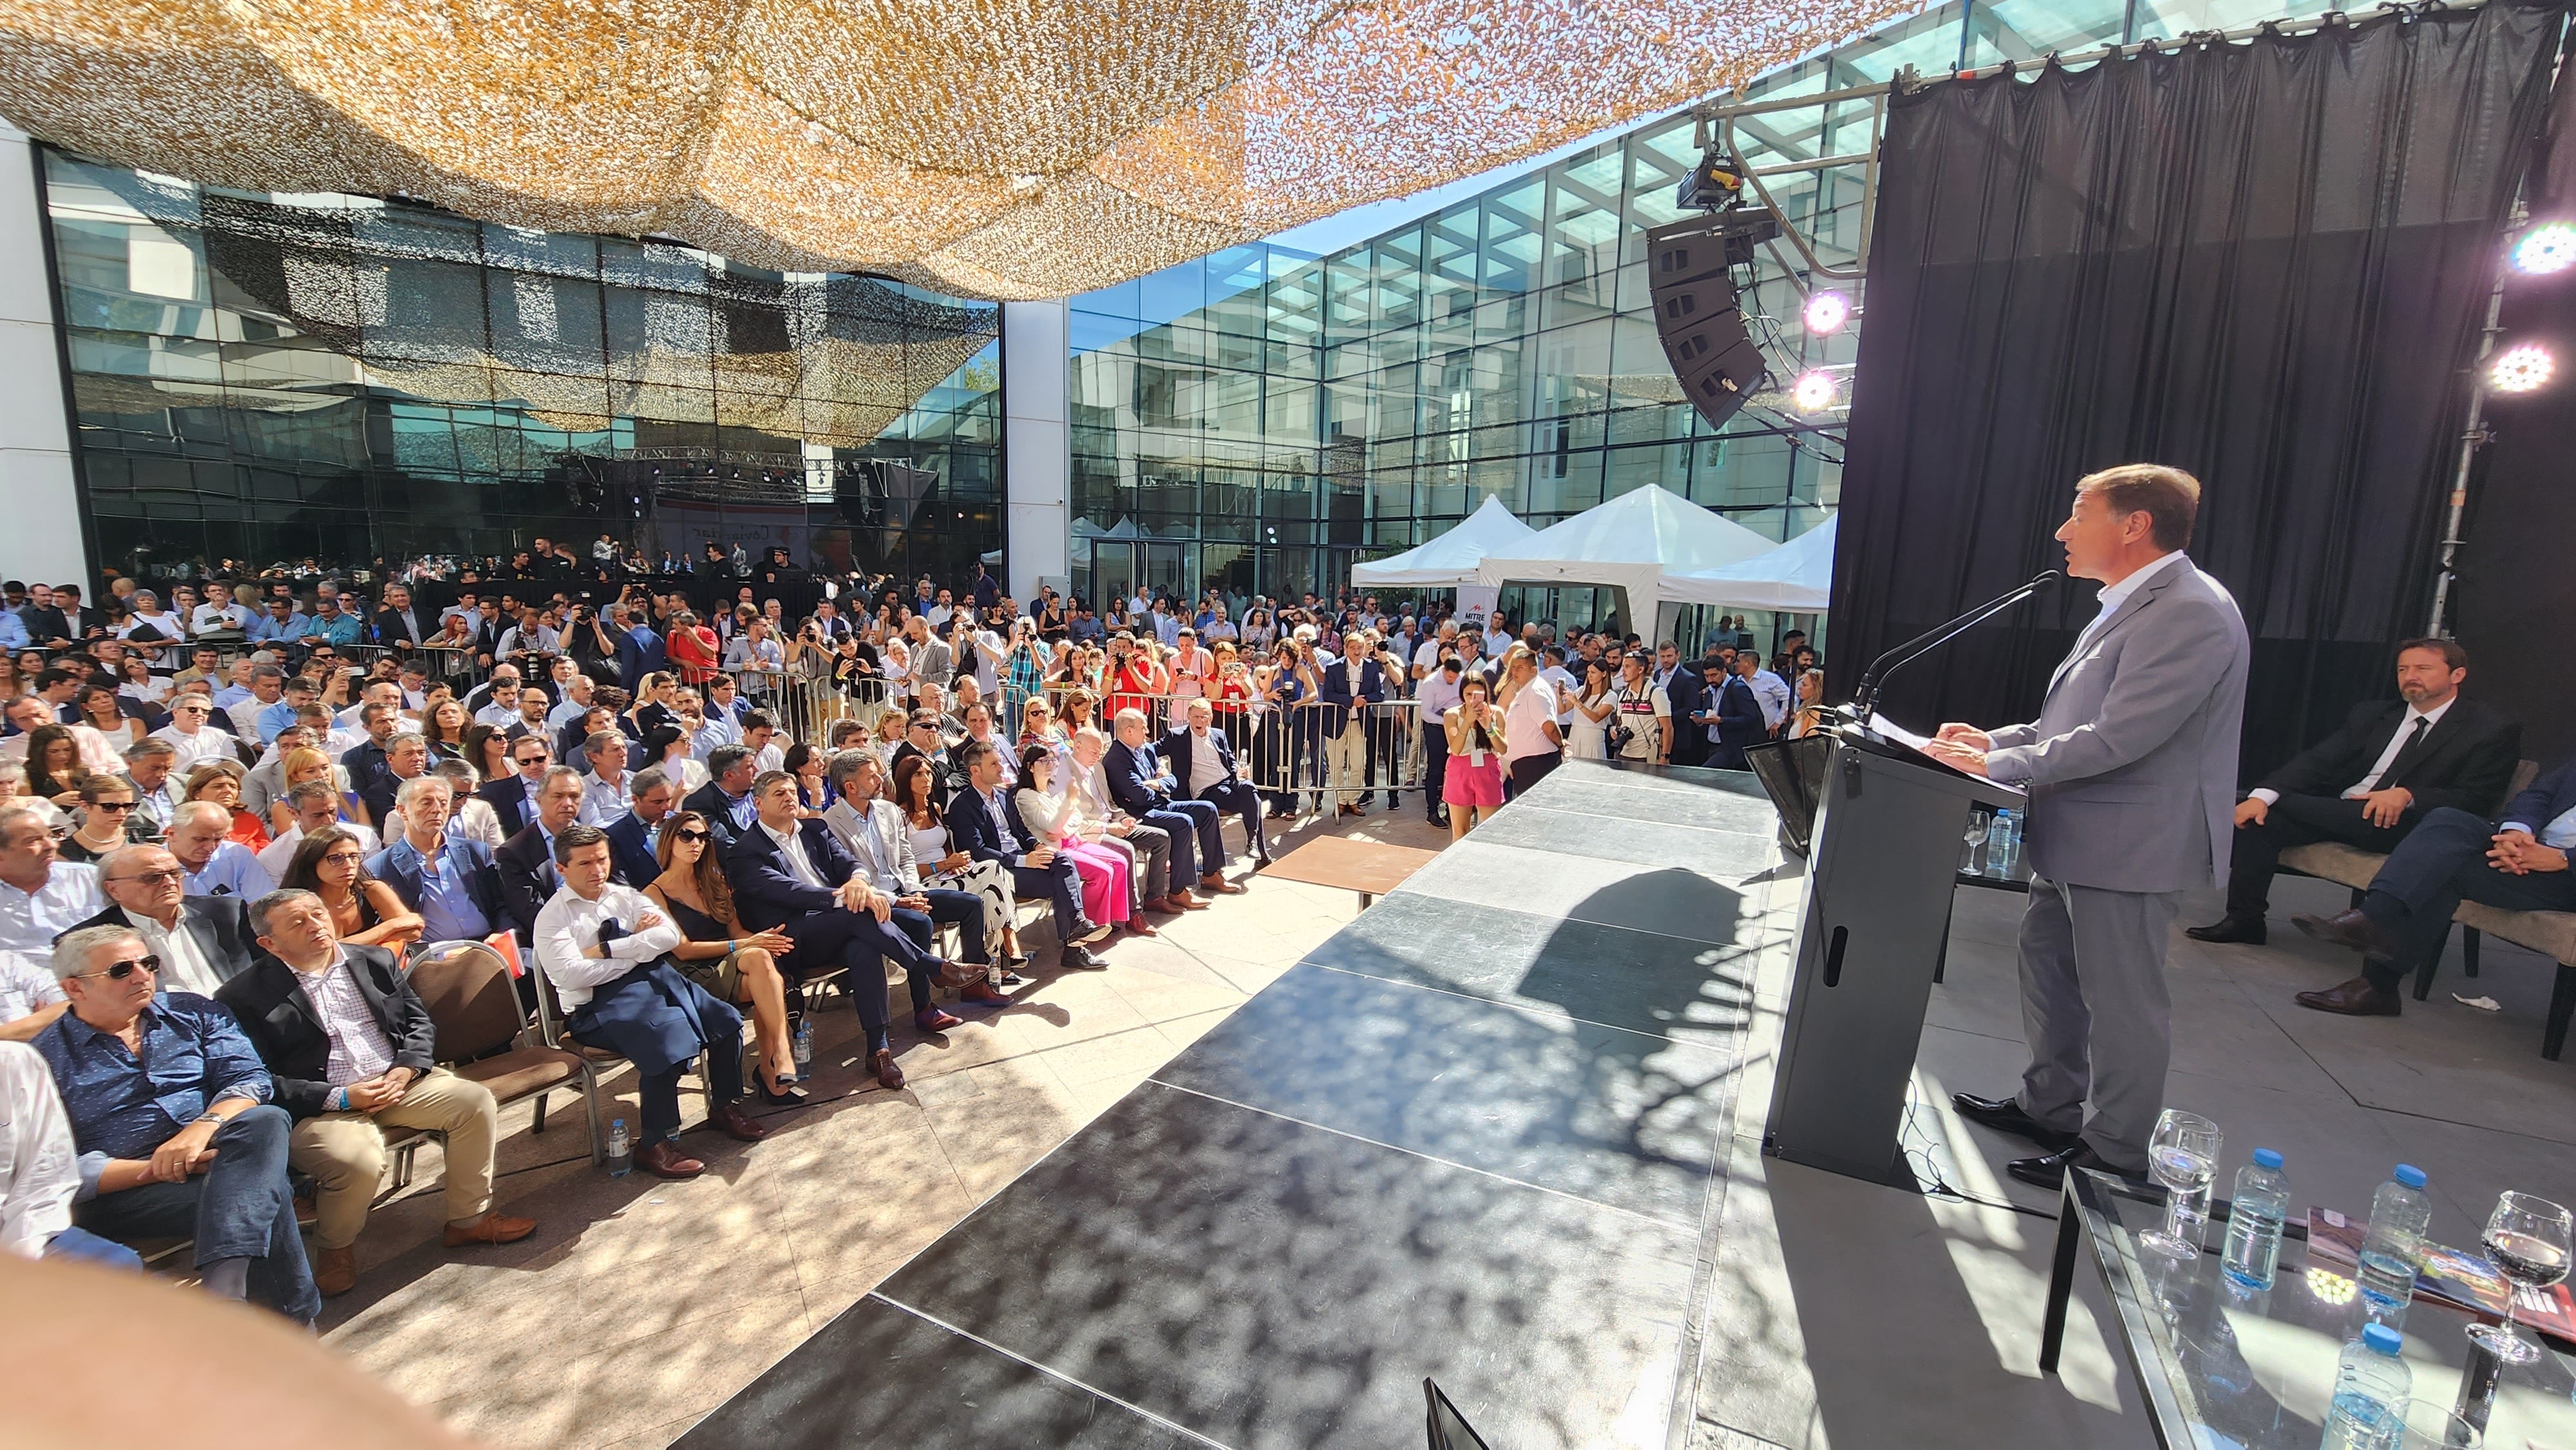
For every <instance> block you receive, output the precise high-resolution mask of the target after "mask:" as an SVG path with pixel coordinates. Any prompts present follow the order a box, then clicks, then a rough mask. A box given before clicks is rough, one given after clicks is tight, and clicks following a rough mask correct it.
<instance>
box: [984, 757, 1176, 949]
mask: <svg viewBox="0 0 2576 1450" xmlns="http://www.w3.org/2000/svg"><path fill="white" fill-rule="evenodd" d="M1055 772H1056V757H1055V748H1054V747H1053V746H1051V745H1049V744H1046V743H1045V742H1042V741H1038V742H1032V743H1030V744H1028V745H1025V746H1022V747H1021V749H1020V778H1019V780H1018V781H1016V782H1015V783H1014V784H1013V786H1012V788H1011V808H1012V809H1013V810H1016V811H1018V812H1019V813H1020V824H1021V825H1023V826H1025V827H1027V828H1028V832H1029V834H1030V835H1031V836H1033V837H1035V838H1037V841H1038V843H1039V844H1040V845H1043V846H1052V847H1054V848H1055V850H1056V852H1057V853H1058V854H1059V855H1062V856H1065V857H1068V858H1070V859H1071V860H1072V862H1073V869H1074V871H1075V873H1076V874H1078V875H1080V876H1081V878H1082V914H1083V915H1084V916H1085V917H1087V918H1089V919H1090V920H1092V921H1095V922H1098V923H1099V924H1100V925H1102V926H1122V925H1123V926H1125V927H1126V928H1127V929H1128V930H1129V931H1130V932H1133V933H1134V934H1136V935H1138V936H1154V935H1157V933H1156V932H1155V930H1154V929H1153V927H1151V926H1150V925H1148V924H1147V923H1146V922H1145V920H1144V919H1143V918H1142V917H1139V916H1138V915H1137V914H1136V908H1135V902H1136V892H1135V889H1134V887H1135V883H1134V882H1133V881H1131V880H1130V879H1129V877H1128V871H1129V867H1128V864H1127V858H1126V857H1124V856H1121V855H1119V854H1118V853H1117V852H1115V851H1112V850H1110V849H1109V848H1108V847H1106V846H1100V845H1095V844H1093V843H1092V842H1089V841H1086V840H1084V839H1082V837H1081V836H1080V835H1078V834H1076V833H1075V832H1074V830H1073V829H1072V821H1073V817H1074V805H1075V802H1074V800H1073V797H1072V793H1071V792H1066V793H1064V794H1060V795H1059V794H1056V793H1054V792H1052V791H1051V790H1050V789H1049V787H1050V786H1051V785H1053V784H1054V782H1055Z"/></svg>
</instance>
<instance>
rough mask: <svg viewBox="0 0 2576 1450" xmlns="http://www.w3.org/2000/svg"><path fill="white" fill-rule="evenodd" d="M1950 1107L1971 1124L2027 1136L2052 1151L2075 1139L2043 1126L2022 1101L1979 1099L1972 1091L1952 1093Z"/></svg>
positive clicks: (2068, 1134)
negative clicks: (2025, 1107)
mask: <svg viewBox="0 0 2576 1450" xmlns="http://www.w3.org/2000/svg"><path fill="white" fill-rule="evenodd" d="M1950 1106H1952V1107H1954V1108H1957V1109H1958V1110H1959V1116H1960V1117H1963V1118H1965V1119H1967V1120H1968V1121H1969V1122H1971V1123H1975V1124H1977V1125H1979V1126H1981V1127H1987V1128H1992V1129H1994V1130H1995V1131H1996V1132H1998V1133H2010V1134H2012V1135H2013V1136H2014V1137H2016V1138H2028V1139H2029V1140H2030V1141H2032V1142H2034V1143H2037V1144H2038V1145H2039V1146H2041V1147H2043V1148H2046V1149H2048V1150H2049V1151H2050V1152H2052V1153H2053V1152H2057V1151H2058V1150H2060V1149H2063V1148H2065V1147H2067V1146H2068V1145H2070V1144H2072V1143H2074V1142H2076V1141H2077V1139H2076V1135H2075V1134H2073V1133H2061V1132H2059V1131H2057V1130H2056V1129H2055V1128H2051V1127H2046V1126H2043V1125H2042V1124H2041V1123H2039V1122H2038V1121H2037V1120H2036V1119H2034V1118H2032V1117H2031V1115H2030V1114H2028V1113H2025V1112H2023V1111H2022V1110H2021V1104H2020V1103H2018V1102H2015V1101H2014V1100H2013V1099H2011V1098H1981V1097H1978V1096H1977V1095H1976V1094H1974V1093H1952V1094H1950Z"/></svg>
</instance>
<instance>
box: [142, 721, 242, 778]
mask: <svg viewBox="0 0 2576 1450" xmlns="http://www.w3.org/2000/svg"><path fill="white" fill-rule="evenodd" d="M152 738H153V739H155V740H167V741H169V742H170V748H171V749H173V750H175V751H177V752H178V753H179V758H178V759H176V760H173V761H172V762H170V778H171V779H172V780H178V779H180V778H182V777H184V776H186V775H187V773H188V772H189V771H192V770H194V769H196V768H197V767H198V766H201V765H203V764H205V763H206V762H207V761H209V760H239V759H240V758H241V757H240V756H238V755H236V754H234V753H233V738H232V737H231V736H229V735H226V734H225V733H224V732H222V731H221V730H218V729H216V728H215V727H213V726H212V725H200V726H198V727H197V733H196V734H194V735H191V734H188V733H187V732H186V731H184V730H181V729H180V728H179V727H178V726H176V725H164V726H162V727H161V728H160V729H158V730H155V731H153V732H152Z"/></svg>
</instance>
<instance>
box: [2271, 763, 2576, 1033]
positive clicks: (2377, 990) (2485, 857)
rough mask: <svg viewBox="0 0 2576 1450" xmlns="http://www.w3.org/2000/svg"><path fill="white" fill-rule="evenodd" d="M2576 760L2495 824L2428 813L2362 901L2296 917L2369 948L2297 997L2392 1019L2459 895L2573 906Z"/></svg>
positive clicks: (2446, 928)
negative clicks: (2338, 910)
mask: <svg viewBox="0 0 2576 1450" xmlns="http://www.w3.org/2000/svg"><path fill="white" fill-rule="evenodd" d="M2571 849H2576V758H2571V759H2569V760H2565V761H2562V762H2560V763H2559V766H2558V768H2557V769H2555V770H2553V771H2551V772H2549V773H2548V774H2547V775H2544V776H2542V777H2541V778H2540V779H2538V780H2535V781H2533V782H2532V783H2531V788H2530V789H2529V790H2526V791H2524V792H2523V793H2522V794H2520V795H2518V796H2515V797H2514V798H2513V799H2512V800H2509V801H2507V802H2505V807H2504V811H2503V812H2502V814H2500V815H2498V816H2497V817H2496V819H2495V820H2494V821H2493V822H2492V823H2490V822H2489V821H2487V820H2486V819H2485V818H2484V817H2481V816H2479V815H2476V814H2475V813H2473V812H2470V811H2464V810H2461V809H2460V808H2458V807H2457V806H2442V807H2440V808H2438V809H2435V810H2431V811H2427V812H2425V813H2424V819H2423V820H2422V821H2421V822H2419V823H2418V824H2417V825H2416V827H2415V829H2414V830H2413V831H2411V832H2409V833H2408V834H2407V837H2406V839H2405V840H2402V841H2400V842H2398V843H2397V848H2396V849H2395V850H2393V851H2391V852H2389V853H2388V860H2387V862H2386V864H2384V865H2382V866H2381V867H2380V868H2379V874H2378V875H2376V876H2374V877H2372V878H2371V880H2370V894H2369V895H2367V896H2364V897H2363V898H2362V901H2361V905H2359V906H2357V907H2355V908H2353V909H2352V910H2350V911H2347V912H2343V913H2342V914H2340V915H2337V916H2332V917H2315V916H2307V915H2300V916H2294V917H2291V918H2290V923H2291V925H2293V926H2296V927H2297V928H2298V929H2299V930H2301V931H2303V932H2306V933H2307V934H2308V935H2310V936H2312V937H2315V938H2317V939H2318V940H2320V941H2328V942H2333V943H2334V944H2336V945H2337V946H2347V947H2351V948H2353V949H2354V950H2356V951H2358V952H2360V953H2361V954H2362V957H2361V975H2360V976H2358V977H2355V978H2353V979H2352V980H2351V981H2348V982H2345V983H2342V984H2341V985H2339V986H2333V987H2328V988H2326V989H2324V990H2323V991H2317V992H2301V993H2300V994H2299V995H2298V998H2297V1001H2298V1004H2299V1005H2300V1006H2302V1007H2309V1008H2313V1009H2315V1010H2316V1011H2319V1012H2339V1013H2342V1014H2343V1015H2345V1016H2348V1017H2394V1016H2396V1015H2397V1013H2398V1010H2399V1007H2400V1004H2401V1002H2402V1000H2403V999H2402V998H2400V997H2399V995H2398V992H2397V984H2398V983H2399V982H2401V981H2403V980H2404V979H2405V977H2406V974H2407V973H2408V972H2409V971H2411V970H2413V969H2414V968H2415V967H2417V966H2419V965H2421V964H2422V963H2423V962H2425V961H2426V960H2428V959H2430V958H2431V957H2432V955H2433V954H2434V953H2436V952H2439V951H2440V950H2441V949H2442V942H2443V940H2444V939H2445V938H2446V937H2448V936H2449V935H2450V931H2451V913H2452V912H2453V911H2454V910H2456V909H2457V908H2458V907H2459V904H2460V903H2461V902H2462V901H2475V902H2478V903H2481V904H2482V905H2486V906H2497V907H2502V908H2504V909H2505V910H2507V911H2576V873H2571V872H2570V871H2569V870H2568V869H2567V859H2568V855H2569V852H2570V850H2571Z"/></svg>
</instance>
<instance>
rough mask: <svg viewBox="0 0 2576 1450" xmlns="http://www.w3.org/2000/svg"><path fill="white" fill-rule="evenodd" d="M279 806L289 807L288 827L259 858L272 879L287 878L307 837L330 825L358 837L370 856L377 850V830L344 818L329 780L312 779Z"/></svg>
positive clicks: (270, 843)
mask: <svg viewBox="0 0 2576 1450" xmlns="http://www.w3.org/2000/svg"><path fill="white" fill-rule="evenodd" d="M279 804H280V805H282V806H284V807H285V808H286V812H287V827H286V829H285V830H283V831H280V832H278V833H277V836H276V838H275V839H274V840H272V841H270V842H269V843H268V849H267V850H265V851H262V852H260V853H259V855H258V857H257V858H256V859H257V860H258V862H259V869H261V870H262V871H265V872H267V873H268V874H269V876H270V877H271V878H272V879H275V880H280V881H282V880H284V879H286V868H287V867H288V866H291V865H293V864H294V862H295V848H296V847H298V846H301V845H303V844H304V838H305V837H306V836H309V835H311V834H312V833H314V832H315V831H319V830H321V829H323V828H324V827H327V826H337V827H339V828H340V829H341V830H344V831H346V832H348V833H349V834H350V835H352V836H355V837H357V838H358V844H360V845H362V846H364V847H366V848H367V849H368V851H369V853H370V854H372V853H373V852H374V850H375V847H376V833H375V832H374V831H372V830H370V829H368V828H367V827H365V826H361V825H358V824H356V823H354V822H350V821H344V820H342V819H340V793H339V792H338V791H337V790H334V789H332V787H331V783H330V782H329V781H326V780H308V781H306V782H304V783H303V784H302V785H299V786H297V787H295V788H294V789H293V790H290V791H288V792H287V793H286V799H285V800H283V801H281V802H279Z"/></svg>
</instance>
